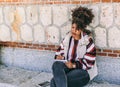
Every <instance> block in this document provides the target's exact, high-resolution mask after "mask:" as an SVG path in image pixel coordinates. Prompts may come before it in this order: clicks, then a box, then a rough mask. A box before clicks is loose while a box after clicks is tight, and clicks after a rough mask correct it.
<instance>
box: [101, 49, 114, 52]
mask: <svg viewBox="0 0 120 87" xmlns="http://www.w3.org/2000/svg"><path fill="white" fill-rule="evenodd" d="M103 52H112V50H108V49H104V50H103Z"/></svg>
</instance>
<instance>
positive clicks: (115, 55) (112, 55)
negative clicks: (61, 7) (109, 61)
mask: <svg viewBox="0 0 120 87" xmlns="http://www.w3.org/2000/svg"><path fill="white" fill-rule="evenodd" d="M108 56H110V57H117V54H108Z"/></svg>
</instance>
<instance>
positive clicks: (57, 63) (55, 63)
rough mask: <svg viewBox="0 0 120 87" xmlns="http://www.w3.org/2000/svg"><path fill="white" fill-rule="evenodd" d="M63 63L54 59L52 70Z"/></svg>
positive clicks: (58, 67)
mask: <svg viewBox="0 0 120 87" xmlns="http://www.w3.org/2000/svg"><path fill="white" fill-rule="evenodd" d="M64 65H65V64H64V63H63V62H59V61H56V62H54V63H53V65H52V70H54V69H60V68H62V67H63V66H64Z"/></svg>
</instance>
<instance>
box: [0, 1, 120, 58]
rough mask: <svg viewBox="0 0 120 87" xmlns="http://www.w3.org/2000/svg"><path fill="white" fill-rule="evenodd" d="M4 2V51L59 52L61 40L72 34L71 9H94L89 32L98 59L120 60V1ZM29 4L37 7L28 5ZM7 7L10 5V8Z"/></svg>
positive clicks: (0, 25)
mask: <svg viewBox="0 0 120 87" xmlns="http://www.w3.org/2000/svg"><path fill="white" fill-rule="evenodd" d="M18 1H19V2H21V3H19V2H18ZM0 2H1V3H0V4H4V5H1V6H0V19H1V20H0V45H1V46H2V47H12V48H29V49H37V50H50V51H56V49H57V48H58V46H59V43H60V41H61V39H62V38H63V37H64V36H65V34H66V32H68V31H69V30H70V27H71V22H70V20H69V19H70V18H71V16H70V11H71V9H72V8H75V7H77V6H78V5H83V6H88V7H89V8H92V9H93V11H94V14H95V19H94V21H93V23H92V24H91V25H90V26H89V27H88V29H90V30H91V31H93V35H94V39H95V44H96V47H97V55H99V56H109V57H114V58H118V57H120V44H119V43H120V39H119V38H117V37H120V34H119V33H120V12H119V9H120V3H119V2H120V0H81V1H80V0H64V1H59V0H43V1H42V0H40V1H39V0H33V1H32V0H31V2H30V0H25V1H24V0H0ZM28 2H29V3H31V4H37V5H28V4H29V3H28ZM96 2H98V3H96ZM101 2H109V3H101ZM112 2H117V3H112ZM5 3H7V4H10V5H7V6H6V5H5ZM81 3H82V4H81ZM83 3H84V4H83ZM11 4H15V5H11ZM16 4H22V5H16ZM43 4H44V6H43ZM48 4H51V5H48ZM52 4H54V5H52ZM56 4H60V5H56ZM64 4H65V5H64ZM46 18H47V19H46ZM63 19H64V20H63Z"/></svg>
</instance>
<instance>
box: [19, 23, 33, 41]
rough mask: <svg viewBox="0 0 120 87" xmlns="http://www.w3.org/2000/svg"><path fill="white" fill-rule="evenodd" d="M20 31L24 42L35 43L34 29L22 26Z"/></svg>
mask: <svg viewBox="0 0 120 87" xmlns="http://www.w3.org/2000/svg"><path fill="white" fill-rule="evenodd" d="M20 31H21V38H22V39H23V40H24V41H29V42H31V41H33V36H32V35H33V34H32V28H31V27H30V26H28V25H22V26H21V27H20Z"/></svg>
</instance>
